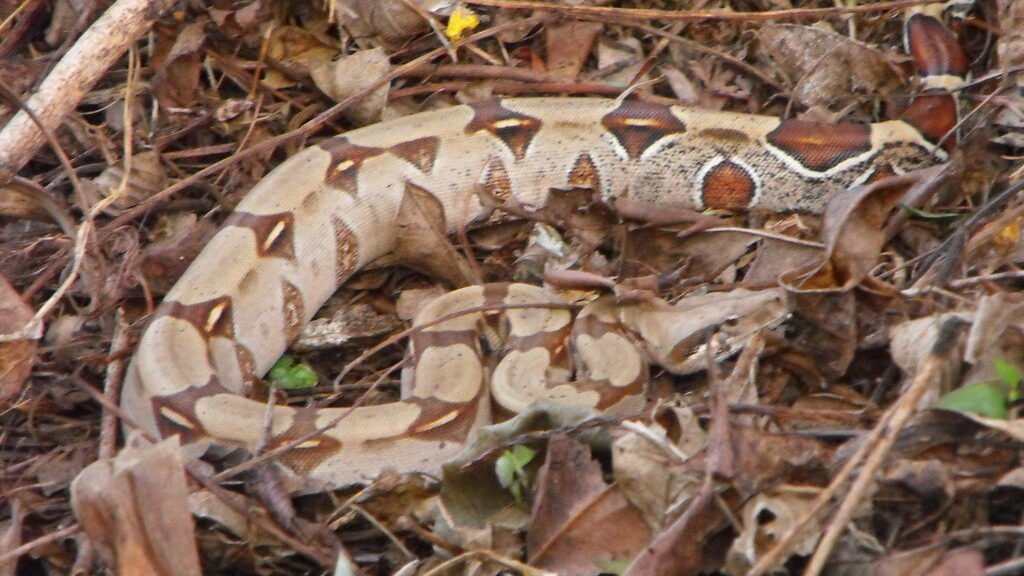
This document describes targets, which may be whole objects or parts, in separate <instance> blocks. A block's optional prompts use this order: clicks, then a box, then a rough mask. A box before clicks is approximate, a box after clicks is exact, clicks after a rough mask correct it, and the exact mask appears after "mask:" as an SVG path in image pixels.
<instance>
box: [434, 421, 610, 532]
mask: <svg viewBox="0 0 1024 576" xmlns="http://www.w3.org/2000/svg"><path fill="white" fill-rule="evenodd" d="M596 415H597V412H596V411H595V410H593V409H592V408H585V407H581V406H568V405H554V404H549V403H543V402H538V403H535V404H534V405H533V406H531V407H530V408H528V409H527V410H526V411H525V412H523V413H522V414H519V415H518V416H516V417H514V418H512V419H510V420H508V421H506V422H502V423H501V424H495V425H493V426H486V427H484V428H482V429H480V430H479V431H477V434H476V437H475V438H474V439H473V441H472V442H471V443H470V444H469V445H468V446H467V447H466V449H465V450H463V451H462V452H460V453H459V455H458V456H456V457H455V458H453V459H452V460H451V461H450V462H448V463H447V464H446V465H445V466H444V484H443V488H442V491H441V500H442V504H443V506H444V508H445V514H446V516H447V517H448V518H449V523H450V524H452V525H453V526H456V527H469V528H480V527H486V526H488V525H492V526H493V525H504V526H508V525H517V526H520V527H521V526H522V525H523V524H525V522H526V521H527V520H528V517H527V516H526V515H525V510H523V509H521V508H516V507H515V505H514V504H515V502H514V501H513V498H512V495H511V494H509V493H508V492H507V491H506V490H504V489H502V487H501V486H500V484H499V483H498V480H497V478H496V477H495V475H494V460H495V459H497V458H498V456H500V455H501V452H502V451H503V450H506V449H508V448H510V447H511V446H513V445H514V444H516V443H517V439H519V438H521V437H522V436H523V435H524V434H529V433H531V432H538V431H545V430H555V429H564V428H569V427H571V426H575V425H578V424H579V423H581V422H583V421H584V420H587V419H589V418H592V417H594V416H596ZM580 438H581V439H583V440H585V441H587V442H594V443H606V442H607V437H605V436H604V435H603V434H600V433H595V434H590V433H588V434H583V435H581V436H580ZM531 446H533V447H535V448H536V445H534V444H531ZM510 523H511V524H510Z"/></svg>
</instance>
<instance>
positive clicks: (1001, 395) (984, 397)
mask: <svg viewBox="0 0 1024 576" xmlns="http://www.w3.org/2000/svg"><path fill="white" fill-rule="evenodd" d="M935 407H936V408H941V409H943V410H953V411H955V412H969V413H971V414H977V415H978V416H984V417H986V418H997V419H1000V420H1004V419H1006V416H1007V413H1008V410H1007V397H1006V391H1005V390H1003V388H1002V387H1001V386H999V385H997V384H987V383H984V382H979V383H977V384H971V385H969V386H964V387H963V388H957V389H956V390H953V391H952V392H950V393H949V394H946V395H945V396H943V397H942V398H939V401H938V402H937V403H936V404H935Z"/></svg>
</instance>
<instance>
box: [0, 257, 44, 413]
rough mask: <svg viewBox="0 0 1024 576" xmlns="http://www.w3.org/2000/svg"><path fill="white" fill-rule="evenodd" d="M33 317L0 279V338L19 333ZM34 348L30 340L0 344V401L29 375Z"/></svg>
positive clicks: (19, 387) (5, 282) (9, 287)
mask: <svg viewBox="0 0 1024 576" xmlns="http://www.w3.org/2000/svg"><path fill="white" fill-rule="evenodd" d="M34 314H35V312H34V311H33V310H32V308H31V307H29V305H28V304H26V303H25V301H24V300H22V299H21V295H19V294H18V292H17V290H15V289H14V287H13V286H11V285H10V283H8V282H7V279H6V278H4V277H3V276H0V335H6V334H14V333H16V332H18V331H20V330H22V329H23V328H25V326H26V325H27V324H28V322H29V321H30V320H32V317H33V316H34ZM29 336H31V335H29ZM37 347H38V344H37V343H36V340H35V339H33V338H21V339H16V340H9V341H4V342H0V400H3V399H5V398H11V397H13V396H14V395H16V394H17V393H18V392H19V391H20V390H21V386H22V384H23V383H24V382H25V379H26V378H28V376H29V374H30V373H31V372H32V364H33V363H34V362H35V356H36V348H37Z"/></svg>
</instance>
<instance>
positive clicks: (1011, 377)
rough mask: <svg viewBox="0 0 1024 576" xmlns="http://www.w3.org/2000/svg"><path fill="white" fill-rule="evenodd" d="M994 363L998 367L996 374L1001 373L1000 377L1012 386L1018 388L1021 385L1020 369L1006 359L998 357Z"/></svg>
mask: <svg viewBox="0 0 1024 576" xmlns="http://www.w3.org/2000/svg"><path fill="white" fill-rule="evenodd" d="M993 364H995V367H996V374H998V375H999V379H1000V380H1002V381H1003V383H1004V384H1006V385H1007V386H1009V387H1010V388H1017V386H1018V385H1020V379H1021V373H1020V369H1019V368H1017V367H1016V366H1014V365H1013V364H1011V363H1009V362H1007V361H1006V360H1000V359H998V358H997V359H996V360H995V361H994V362H993Z"/></svg>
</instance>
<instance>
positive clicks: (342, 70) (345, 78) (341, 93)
mask: <svg viewBox="0 0 1024 576" xmlns="http://www.w3.org/2000/svg"><path fill="white" fill-rule="evenodd" d="M390 71H391V62H390V60H389V59H388V55H387V53H386V52H385V51H384V49H383V48H374V49H372V50H361V51H359V52H356V53H354V54H351V55H348V56H345V57H343V58H339V59H337V60H334V61H332V60H330V59H325V60H320V61H315V60H314V61H313V62H311V63H310V69H309V73H310V76H311V77H312V78H313V82H315V83H316V85H317V88H319V89H320V90H323V92H324V94H327V95H328V96H330V97H331V98H332V99H333V100H334V101H335V102H341V101H342V100H344V99H346V98H348V97H349V96H352V95H353V94H355V93H357V92H359V91H361V90H363V89H364V88H367V87H369V86H370V85H371V84H373V83H374V82H376V81H378V80H380V79H381V78H382V77H384V76H385V75H386V74H387V73H388V72H390ZM389 86H390V85H389V84H387V83H385V84H384V85H383V86H380V87H378V88H376V89H374V90H373V92H370V93H369V94H367V95H366V96H365V97H363V98H361V99H359V101H358V102H356V103H355V104H353V105H352V106H349V107H348V108H347V109H346V110H345V115H346V116H347V117H348V118H350V119H352V120H353V121H354V122H355V123H356V124H358V125H365V124H371V123H373V122H376V121H378V120H380V118H381V112H383V111H384V106H386V105H387V103H388V87H389Z"/></svg>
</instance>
